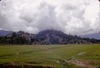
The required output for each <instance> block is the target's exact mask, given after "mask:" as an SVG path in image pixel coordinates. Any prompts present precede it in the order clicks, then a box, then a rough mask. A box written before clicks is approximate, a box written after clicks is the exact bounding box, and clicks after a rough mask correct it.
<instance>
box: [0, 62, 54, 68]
mask: <svg viewBox="0 0 100 68" xmlns="http://www.w3.org/2000/svg"><path fill="white" fill-rule="evenodd" d="M0 68H55V67H54V66H42V65H33V64H18V63H14V62H11V63H3V64H0Z"/></svg>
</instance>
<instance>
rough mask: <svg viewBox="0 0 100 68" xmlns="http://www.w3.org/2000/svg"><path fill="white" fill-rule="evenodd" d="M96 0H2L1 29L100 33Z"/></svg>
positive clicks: (0, 9)
mask: <svg viewBox="0 0 100 68" xmlns="http://www.w3.org/2000/svg"><path fill="white" fill-rule="evenodd" d="M99 18H100V2H99V1H98V0H1V1H0V30H8V31H25V32H28V33H38V32H39V31H42V30H46V29H54V30H59V31H63V32H64V33H66V34H72V35H86V34H92V33H98V32H100V20H99Z"/></svg>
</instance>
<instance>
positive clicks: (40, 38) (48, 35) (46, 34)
mask: <svg viewBox="0 0 100 68" xmlns="http://www.w3.org/2000/svg"><path fill="white" fill-rule="evenodd" d="M1 34H3V33H1ZM0 43H1V44H38V45H40V44H41V45H51V44H91V43H100V40H97V39H89V38H81V37H78V36H77V35H74V36H73V35H68V34H65V33H63V32H61V31H57V30H50V29H48V30H44V31H40V32H39V33H38V34H30V33H27V32H23V31H19V32H9V33H8V32H5V34H4V35H2V36H0Z"/></svg>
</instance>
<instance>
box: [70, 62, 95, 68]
mask: <svg viewBox="0 0 100 68" xmlns="http://www.w3.org/2000/svg"><path fill="white" fill-rule="evenodd" d="M70 62H71V63H73V64H75V65H77V66H81V67H85V68H96V67H95V66H92V65H89V64H88V63H85V62H83V61H80V60H71V61H70Z"/></svg>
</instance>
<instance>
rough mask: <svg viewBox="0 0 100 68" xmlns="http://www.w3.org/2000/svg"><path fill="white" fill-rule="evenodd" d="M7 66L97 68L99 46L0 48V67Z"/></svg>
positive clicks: (99, 56)
mask: <svg viewBox="0 0 100 68" xmlns="http://www.w3.org/2000/svg"><path fill="white" fill-rule="evenodd" d="M7 64H9V65H15V66H19V67H20V66H22V68H23V66H25V65H26V66H29V67H30V68H31V67H32V66H33V67H34V68H35V66H41V67H40V68H42V67H44V68H99V66H100V44H90V45H89V44H84V45H78V44H77V45H19V46H18V45H14V46H11V45H9V46H8V45H6V46H0V66H1V67H2V66H4V65H7ZM1 67H0V68H1ZM20 68H21V67H20Z"/></svg>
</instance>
